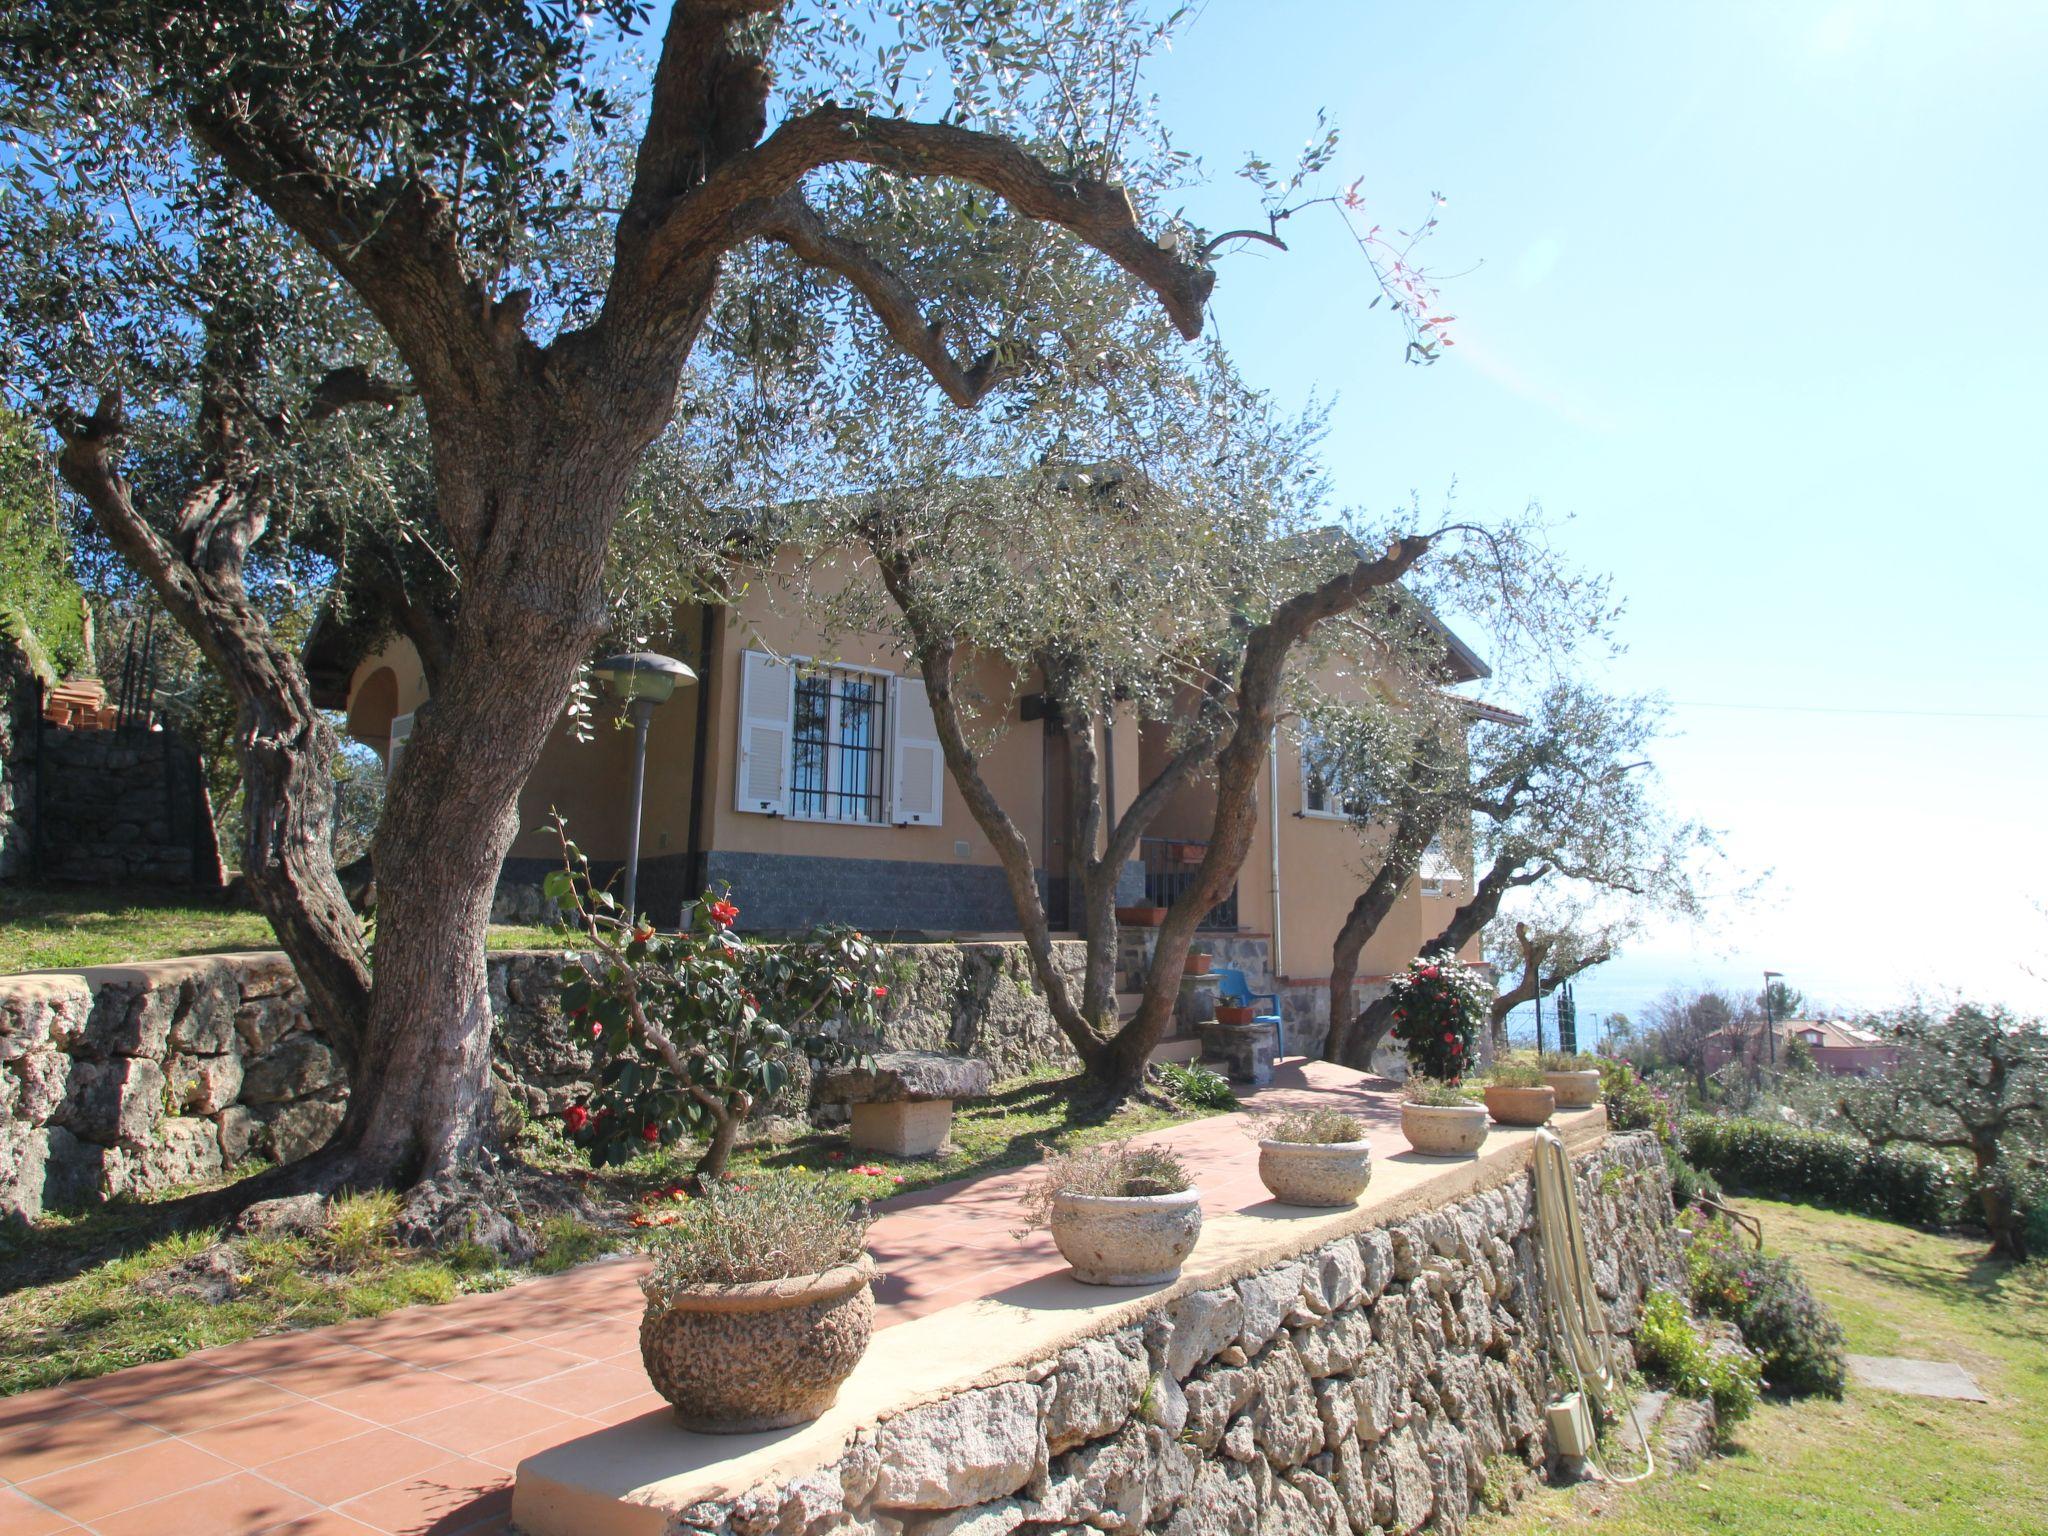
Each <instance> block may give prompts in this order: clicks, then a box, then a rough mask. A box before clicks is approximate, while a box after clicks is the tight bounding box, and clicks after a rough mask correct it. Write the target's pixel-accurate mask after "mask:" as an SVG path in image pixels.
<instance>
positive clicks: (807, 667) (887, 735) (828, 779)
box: [782, 655, 897, 827]
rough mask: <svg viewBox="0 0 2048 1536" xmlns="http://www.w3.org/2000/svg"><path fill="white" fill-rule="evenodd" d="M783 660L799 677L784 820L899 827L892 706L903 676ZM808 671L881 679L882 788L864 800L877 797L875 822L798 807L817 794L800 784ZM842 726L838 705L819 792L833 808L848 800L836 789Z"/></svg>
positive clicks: (792, 703) (829, 714)
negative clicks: (801, 704)
mask: <svg viewBox="0 0 2048 1536" xmlns="http://www.w3.org/2000/svg"><path fill="white" fill-rule="evenodd" d="M782 661H783V664H784V665H786V666H788V667H789V668H790V669H791V671H792V672H793V673H794V674H795V676H794V677H793V678H792V679H791V682H790V690H789V782H788V783H787V784H786V785H784V786H783V792H782V801H783V809H782V816H783V819H785V820H787V821H802V822H808V823H811V824H813V825H816V826H829V827H890V826H894V825H895V821H894V812H895V806H894V803H893V802H894V794H893V791H892V785H893V780H892V779H891V777H890V774H891V770H892V768H893V767H894V764H895V759H896V728H895V726H896V722H895V711H894V710H893V709H892V708H891V707H890V703H891V696H892V694H893V692H894V687H895V682H896V677H897V674H896V673H894V672H892V671H890V670H889V669H888V668H887V667H878V666H873V665H870V664H867V663H862V662H847V661H820V660H818V659H817V658H816V657H815V656H797V655H790V656H785V657H783V658H782ZM806 672H809V673H810V674H812V675H817V674H820V673H822V674H825V675H828V676H829V675H830V674H832V673H859V674H861V675H864V676H867V677H872V678H874V679H876V681H877V684H878V687H877V695H878V696H877V698H876V699H875V701H874V708H875V711H876V714H877V717H878V720H879V725H878V728H877V735H878V737H879V741H878V743H877V746H876V752H877V761H876V769H875V772H876V778H877V784H878V787H877V789H876V790H875V792H874V794H873V795H871V796H869V795H863V796H861V798H863V799H872V800H873V801H874V803H875V816H874V819H873V820H866V819H862V818H856V817H851V816H835V815H833V814H831V812H830V810H829V809H828V810H827V811H826V812H825V813H824V814H822V815H819V814H814V813H812V812H809V811H799V810H798V809H797V808H796V806H797V800H798V796H799V794H803V795H806V796H808V795H809V794H811V793H812V792H811V791H803V790H799V788H798V785H797V746H798V739H799V738H798V736H797V714H796V712H797V699H798V696H799V695H800V694H801V693H802V692H803V685H804V679H805V674H806ZM828 697H830V698H831V699H833V700H834V701H838V700H839V698H840V695H839V694H838V692H837V690H836V689H835V690H833V691H832V692H831V693H830V694H829V695H828ZM839 727H840V710H839V708H838V707H836V703H835V707H832V708H830V709H828V710H827V711H826V720H825V747H824V768H825V783H824V785H823V787H821V788H820V789H818V790H817V791H816V792H815V793H816V795H817V797H818V798H819V799H820V800H822V801H823V802H824V803H825V804H826V805H827V806H828V807H829V806H830V804H831V802H832V800H833V799H834V798H835V797H837V798H839V799H841V800H844V799H845V798H847V797H846V796H845V794H844V793H843V792H842V791H840V790H838V789H836V788H835V787H834V777H835V771H836V766H837V761H838V760H837V756H836V754H837V752H838V749H839V746H840V740H839Z"/></svg>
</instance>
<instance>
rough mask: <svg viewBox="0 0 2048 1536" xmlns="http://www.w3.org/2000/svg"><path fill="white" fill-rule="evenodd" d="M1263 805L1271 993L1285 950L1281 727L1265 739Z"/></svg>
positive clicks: (1277, 983) (1277, 986)
mask: <svg viewBox="0 0 2048 1536" xmlns="http://www.w3.org/2000/svg"><path fill="white" fill-rule="evenodd" d="M1266 805H1267V807H1268V819H1269V820H1270V821H1271V823H1272V826H1271V829H1270V832H1269V834H1268V838H1267V840H1268V842H1270V843H1271V844H1272V849H1273V990H1274V991H1276V992H1277V991H1279V989H1280V978H1281V976H1282V975H1284V974H1285V971H1284V968H1283V967H1284V965H1285V962H1286V951H1285V950H1284V949H1282V948H1281V945H1280V727H1279V726H1277V725H1276V726H1274V727H1273V730H1272V734H1271V735H1269V736H1268V737H1267V738H1266Z"/></svg>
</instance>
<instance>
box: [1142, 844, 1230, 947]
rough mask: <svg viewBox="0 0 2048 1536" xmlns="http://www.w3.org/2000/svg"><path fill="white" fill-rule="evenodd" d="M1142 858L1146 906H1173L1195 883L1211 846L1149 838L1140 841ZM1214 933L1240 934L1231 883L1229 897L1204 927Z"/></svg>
mask: <svg viewBox="0 0 2048 1536" xmlns="http://www.w3.org/2000/svg"><path fill="white" fill-rule="evenodd" d="M1138 848H1139V857H1140V859H1141V860H1142V861H1143V862H1144V865H1145V905H1146V906H1148V907H1170V906H1172V905H1173V904H1174V903H1175V902H1176V901H1178V900H1179V899H1180V896H1181V893H1182V892H1183V891H1185V890H1186V889H1187V888H1188V887H1189V886H1191V885H1193V884H1194V883H1195V872H1196V871H1197V870H1198V869H1200V868H1201V864H1202V856H1203V855H1204V854H1206V853H1207V852H1208V851H1209V845H1208V844H1207V843H1192V842H1189V841H1187V840H1186V839H1184V838H1177V837H1145V838H1140V839H1139V840H1138ZM1199 926H1201V927H1203V928H1205V929H1209V930H1210V931H1212V932H1213V931H1216V930H1219V929H1220V930H1222V931H1224V932H1228V933H1235V932H1236V931H1237V884H1236V882H1235V881H1233V882H1232V883H1231V887H1230V894H1229V895H1227V896H1225V897H1224V898H1223V899H1222V900H1221V901H1219V902H1217V903H1216V905H1215V906H1213V907H1211V908H1210V909H1209V911H1208V914H1207V915H1206V916H1205V917H1203V919H1202V921H1201V923H1200V925H1199Z"/></svg>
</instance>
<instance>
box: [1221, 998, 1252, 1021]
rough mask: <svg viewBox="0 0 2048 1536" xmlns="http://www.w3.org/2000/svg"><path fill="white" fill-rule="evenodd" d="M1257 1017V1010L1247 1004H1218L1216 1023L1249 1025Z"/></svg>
mask: <svg viewBox="0 0 2048 1536" xmlns="http://www.w3.org/2000/svg"><path fill="white" fill-rule="evenodd" d="M1258 1016H1259V1011H1258V1009H1256V1008H1254V1007H1252V1006H1251V1004H1249V1003H1218V1004H1217V1005H1216V1022H1217V1023H1218V1024H1249V1023H1251V1021H1252V1020H1253V1019H1255V1018H1257V1017H1258Z"/></svg>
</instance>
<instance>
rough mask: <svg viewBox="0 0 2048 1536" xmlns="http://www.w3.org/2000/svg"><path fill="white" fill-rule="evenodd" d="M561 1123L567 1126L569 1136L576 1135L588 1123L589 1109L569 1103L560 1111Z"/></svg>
mask: <svg viewBox="0 0 2048 1536" xmlns="http://www.w3.org/2000/svg"><path fill="white" fill-rule="evenodd" d="M562 1124H563V1125H565V1126H567V1127H568V1129H569V1134H570V1135H571V1136H574V1135H577V1134H578V1133H579V1132H581V1131H582V1129H583V1127H585V1126H586V1125H588V1124H590V1111H589V1110H587V1109H585V1108H584V1107H583V1106H582V1105H581V1104H571V1105H570V1106H569V1107H568V1108H567V1109H565V1110H563V1111H562Z"/></svg>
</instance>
